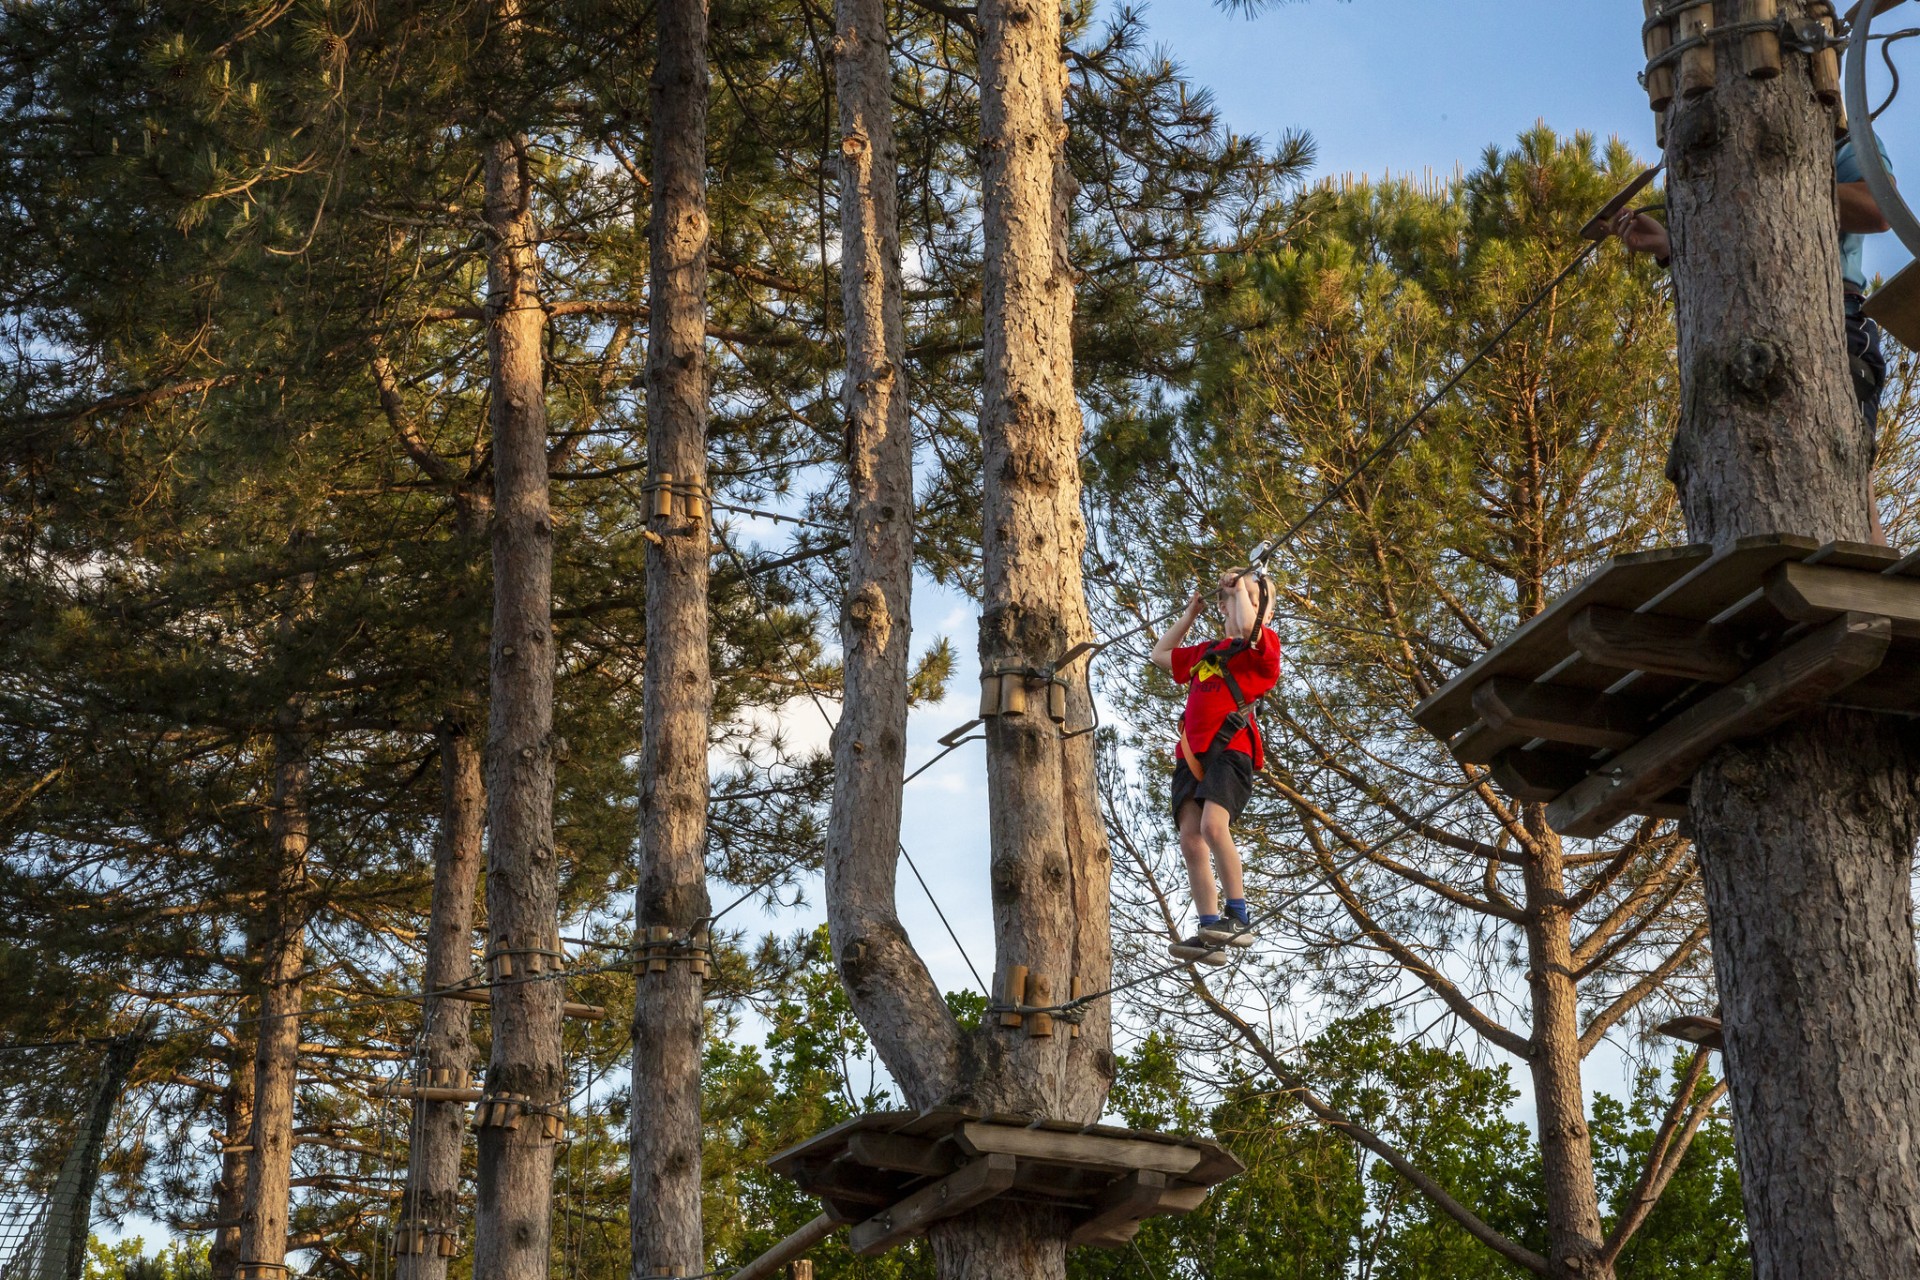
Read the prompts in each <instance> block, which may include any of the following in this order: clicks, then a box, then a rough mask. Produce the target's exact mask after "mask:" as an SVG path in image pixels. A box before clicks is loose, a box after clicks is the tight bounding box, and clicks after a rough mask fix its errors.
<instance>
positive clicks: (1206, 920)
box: [1200, 915, 1220, 929]
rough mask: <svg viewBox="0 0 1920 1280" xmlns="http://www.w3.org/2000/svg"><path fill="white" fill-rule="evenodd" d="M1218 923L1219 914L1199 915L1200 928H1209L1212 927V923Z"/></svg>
mask: <svg viewBox="0 0 1920 1280" xmlns="http://www.w3.org/2000/svg"><path fill="white" fill-rule="evenodd" d="M1219 923H1220V917H1219V916H1206V915H1203V916H1201V917H1200V927H1201V928H1202V929H1210V928H1212V927H1213V926H1214V925H1216V924H1219Z"/></svg>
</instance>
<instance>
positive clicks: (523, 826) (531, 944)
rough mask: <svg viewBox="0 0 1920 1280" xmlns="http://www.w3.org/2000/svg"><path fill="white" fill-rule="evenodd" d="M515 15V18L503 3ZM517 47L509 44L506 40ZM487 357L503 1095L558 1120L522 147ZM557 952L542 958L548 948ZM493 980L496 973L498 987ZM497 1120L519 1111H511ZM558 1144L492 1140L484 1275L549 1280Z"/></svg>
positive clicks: (553, 898)
mask: <svg viewBox="0 0 1920 1280" xmlns="http://www.w3.org/2000/svg"><path fill="white" fill-rule="evenodd" d="M504 19H505V21H506V22H507V23H508V24H511V22H512V21H513V19H514V10H513V8H512V7H511V6H504ZM503 38H505V39H508V40H511V33H510V32H509V33H508V34H507V35H506V36H505V37H503ZM484 180H485V184H486V196H485V201H486V210H485V217H486V223H487V229H488V235H489V238H490V245H489V250H488V256H487V320H488V325H487V355H488V365H489V373H490V378H491V383H492V386H491V405H490V408H491V425H492V429H493V468H494V517H493V649H492V669H493V670H492V680H491V683H490V694H489V699H488V734H487V753H486V787H487V950H488V954H489V955H490V956H494V957H496V959H495V960H494V961H493V962H492V963H493V967H494V969H495V970H497V969H498V967H499V964H500V962H501V960H502V959H504V960H506V961H507V963H509V964H510V966H511V969H512V975H511V976H510V977H509V978H508V979H507V980H505V981H502V982H499V983H498V985H496V986H494V988H493V993H492V1006H491V1008H492V1042H493V1043H492V1053H491V1058H490V1061H489V1062H488V1066H487V1080H486V1088H487V1091H488V1093H489V1094H490V1095H497V1094H518V1095H521V1096H524V1097H526V1098H529V1099H531V1101H532V1105H533V1106H534V1107H536V1108H543V1109H547V1110H549V1111H551V1112H553V1113H554V1114H558V1113H559V1109H560V1106H561V1103H562V1102H563V1100H564V1092H565V1082H564V1081H563V1079H562V1061H561V1042H560V1003H561V987H562V984H561V983H560V982H559V981H555V980H549V981H531V982H529V981H523V980H521V978H522V977H523V976H524V975H525V974H527V973H528V972H529V971H530V970H533V969H535V968H536V967H539V968H546V967H550V966H552V965H553V964H555V963H557V962H558V957H557V955H554V954H551V953H555V952H557V951H558V949H559V943H558V938H557V935H558V932H559V927H558V925H559V862H558V858H557V855H556V851H555V848H554V839H553V679H554V653H553V628H552V609H553V599H552V596H553V519H552V514H551V510H550V507H549V505H548V493H547V408H546V400H545V392H544V388H543V380H542V379H543V371H542V342H543V339H544V335H545V330H546V313H545V311H544V310H543V309H542V304H541V298H540V289H539V273H538V268H539V264H538V260H537V258H536V255H535V245H536V243H537V237H538V232H537V228H536V227H535V224H534V218H533V209H532V198H533V192H532V189H531V186H530V184H529V181H528V175H527V172H526V169H525V140H524V139H523V138H520V137H505V138H500V139H497V140H495V141H493V142H491V143H489V144H488V145H487V149H486V173H485V179H484ZM543 953H544V954H543ZM493 976H494V975H493V974H492V973H490V975H489V978H490V980H492V978H493ZM500 1110H503V1111H504V1110H506V1109H505V1108H501V1109H500ZM553 1165H554V1139H553V1137H552V1136H551V1135H550V1133H549V1132H548V1130H547V1128H546V1126H545V1125H544V1124H543V1123H542V1121H541V1117H540V1116H539V1115H538V1114H528V1115H524V1116H522V1117H520V1119H519V1122H518V1123H517V1124H515V1125H513V1126H512V1127H511V1128H509V1127H506V1126H505V1125H501V1124H491V1125H484V1126H483V1127H481V1128H480V1130H479V1170H478V1175H479V1176H478V1189H477V1197H476V1200H477V1209H476V1214H475V1224H474V1257H473V1268H474V1274H475V1275H479V1276H484V1277H486V1278H487V1280H545V1277H546V1274H547V1266H548V1261H549V1254H548V1249H549V1242H550V1239H551V1232H552V1219H551V1213H550V1210H551V1207H552V1183H553Z"/></svg>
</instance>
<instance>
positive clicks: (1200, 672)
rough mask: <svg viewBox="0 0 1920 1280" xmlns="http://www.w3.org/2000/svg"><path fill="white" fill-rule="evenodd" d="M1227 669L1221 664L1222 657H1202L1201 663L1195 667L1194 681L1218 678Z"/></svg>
mask: <svg viewBox="0 0 1920 1280" xmlns="http://www.w3.org/2000/svg"><path fill="white" fill-rule="evenodd" d="M1225 671H1226V668H1225V666H1223V665H1222V664H1221V662H1220V659H1218V658H1202V659H1200V665H1199V666H1197V667H1195V668H1194V669H1193V679H1194V683H1196V684H1198V683H1199V682H1200V681H1202V680H1218V679H1219V678H1220V676H1221V675H1222V674H1223V673H1224V672H1225Z"/></svg>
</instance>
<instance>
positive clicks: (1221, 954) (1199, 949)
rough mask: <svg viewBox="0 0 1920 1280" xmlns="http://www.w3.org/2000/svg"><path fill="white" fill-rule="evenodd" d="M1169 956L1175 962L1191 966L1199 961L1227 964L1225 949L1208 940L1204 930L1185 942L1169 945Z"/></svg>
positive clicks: (1202, 962)
mask: <svg viewBox="0 0 1920 1280" xmlns="http://www.w3.org/2000/svg"><path fill="white" fill-rule="evenodd" d="M1167 954H1168V955H1170V956H1172V957H1173V958H1174V959H1175V960H1185V961H1187V962H1188V963H1190V964H1191V963H1193V962H1194V961H1198V962H1199V963H1201V964H1225V963H1226V962H1227V953H1226V950H1225V948H1223V947H1222V946H1221V945H1220V944H1219V943H1217V942H1214V941H1211V940H1210V939H1208V938H1207V936H1206V932H1205V931H1204V930H1202V931H1201V932H1199V933H1196V934H1194V935H1193V936H1192V937H1191V938H1188V939H1187V940H1186V941H1184V942H1175V943H1173V944H1171V945H1169V946H1168V947H1167Z"/></svg>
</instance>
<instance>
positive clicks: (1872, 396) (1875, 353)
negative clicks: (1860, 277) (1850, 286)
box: [1847, 293, 1887, 456]
mask: <svg viewBox="0 0 1920 1280" xmlns="http://www.w3.org/2000/svg"><path fill="white" fill-rule="evenodd" d="M1865 301H1866V300H1865V299H1864V298H1862V297H1861V296H1860V295H1859V294H1857V293H1849V294H1847V368H1848V372H1850V373H1851V374H1852V375H1853V394H1854V397H1855V398H1856V399H1858V400H1859V401H1860V416H1861V417H1862V418H1864V419H1865V420H1866V425H1867V438H1868V442H1869V444H1868V448H1869V456H1871V455H1872V454H1873V453H1878V452H1879V444H1880V393H1881V392H1882V391H1883V390H1885V389H1886V385H1887V357H1886V355H1885V354H1884V353H1883V352H1882V351H1881V350H1880V326H1879V325H1877V324H1875V323H1874V322H1873V321H1871V320H1869V319H1867V317H1866V316H1865V315H1864V314H1862V312H1861V309H1860V308H1861V306H1862V304H1863V303H1864V302H1865Z"/></svg>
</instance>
